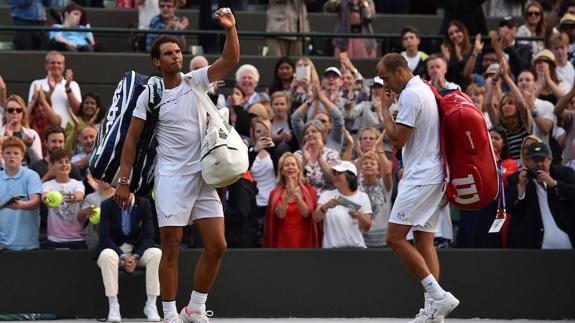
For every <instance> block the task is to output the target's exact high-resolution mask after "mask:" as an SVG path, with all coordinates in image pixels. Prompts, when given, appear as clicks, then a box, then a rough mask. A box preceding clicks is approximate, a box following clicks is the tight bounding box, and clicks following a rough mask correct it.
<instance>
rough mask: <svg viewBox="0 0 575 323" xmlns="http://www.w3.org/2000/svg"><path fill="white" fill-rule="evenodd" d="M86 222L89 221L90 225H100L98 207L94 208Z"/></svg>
mask: <svg viewBox="0 0 575 323" xmlns="http://www.w3.org/2000/svg"><path fill="white" fill-rule="evenodd" d="M88 220H90V222H91V223H92V224H98V223H100V208H99V207H96V208H94V211H93V212H92V214H90V217H89V218H88Z"/></svg>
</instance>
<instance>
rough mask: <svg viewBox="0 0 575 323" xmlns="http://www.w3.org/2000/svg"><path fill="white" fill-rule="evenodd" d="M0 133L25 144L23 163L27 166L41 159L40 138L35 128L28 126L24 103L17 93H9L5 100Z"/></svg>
mask: <svg viewBox="0 0 575 323" xmlns="http://www.w3.org/2000/svg"><path fill="white" fill-rule="evenodd" d="M2 124H3V126H2V128H1V129H0V134H2V136H5V137H12V136H14V137H17V138H20V139H22V141H24V143H25V144H26V152H25V154H24V160H23V165H24V166H28V165H30V164H32V163H33V162H35V161H38V160H40V159H42V143H41V138H40V136H39V135H38V133H37V132H36V130H34V129H31V128H29V123H28V111H27V110H26V103H24V100H23V99H22V98H21V97H20V96H18V95H11V96H9V97H8V99H7V100H6V108H5V109H4V113H3V117H2Z"/></svg>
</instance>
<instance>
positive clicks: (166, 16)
mask: <svg viewBox="0 0 575 323" xmlns="http://www.w3.org/2000/svg"><path fill="white" fill-rule="evenodd" d="M176 5H177V1H176V0H160V1H159V4H158V6H159V7H160V14H159V15H157V16H155V17H154V18H152V20H150V26H149V27H148V28H149V29H166V30H184V29H186V28H187V27H188V25H189V24H190V22H189V20H188V18H187V17H178V16H176ZM159 36H160V34H148V35H146V50H147V51H150V49H151V48H152V42H153V41H154V40H155V39H156V38H158V37H159ZM178 39H179V41H180V43H181V44H182V49H184V48H185V47H186V37H184V36H183V35H182V36H180V37H178Z"/></svg>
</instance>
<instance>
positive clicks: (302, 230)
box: [264, 183, 322, 248]
mask: <svg viewBox="0 0 575 323" xmlns="http://www.w3.org/2000/svg"><path fill="white" fill-rule="evenodd" d="M300 187H301V189H302V197H303V199H304V201H305V202H306V204H307V205H308V207H309V209H310V211H311V213H310V214H309V216H308V217H306V218H304V217H303V216H302V215H301V213H300V211H299V208H298V206H297V203H296V202H295V201H293V202H289V203H288V204H287V209H286V215H285V217H284V218H283V219H278V217H277V216H276V214H275V212H274V211H275V210H276V209H277V208H278V207H279V205H280V204H281V202H282V201H283V197H284V196H285V186H284V187H277V188H275V189H274V190H273V191H272V192H271V194H270V202H269V204H268V208H267V210H266V219H265V225H264V247H265V248H319V247H320V246H321V228H322V225H321V223H316V222H314V221H313V216H312V214H313V212H314V211H315V208H316V206H317V192H316V190H315V189H314V188H313V187H312V186H310V185H308V184H305V183H301V184H300Z"/></svg>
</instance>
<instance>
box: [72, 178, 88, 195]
mask: <svg viewBox="0 0 575 323" xmlns="http://www.w3.org/2000/svg"><path fill="white" fill-rule="evenodd" d="M73 188H74V192H82V193H84V191H85V190H86V189H85V188H84V183H82V182H80V181H77V180H74V186H73Z"/></svg>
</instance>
